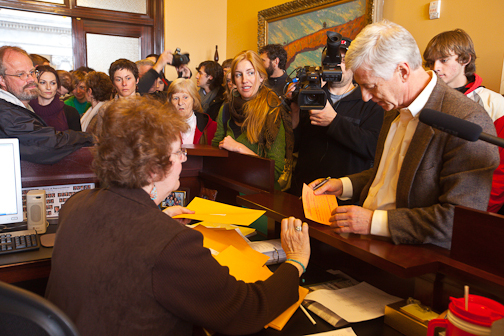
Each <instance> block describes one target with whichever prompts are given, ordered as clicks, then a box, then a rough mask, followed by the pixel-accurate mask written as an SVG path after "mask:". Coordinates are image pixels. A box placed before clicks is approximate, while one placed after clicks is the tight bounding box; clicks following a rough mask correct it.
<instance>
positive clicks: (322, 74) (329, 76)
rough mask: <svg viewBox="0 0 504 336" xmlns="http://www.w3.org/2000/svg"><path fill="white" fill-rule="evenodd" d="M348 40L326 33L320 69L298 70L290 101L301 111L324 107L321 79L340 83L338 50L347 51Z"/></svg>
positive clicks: (336, 34) (324, 95)
mask: <svg viewBox="0 0 504 336" xmlns="http://www.w3.org/2000/svg"><path fill="white" fill-rule="evenodd" d="M349 45H350V40H349V39H346V38H344V37H342V36H341V34H339V33H336V32H331V31H328V32H327V45H326V47H325V48H324V50H323V51H322V68H321V67H311V66H305V67H303V68H299V69H298V72H297V76H296V78H295V79H294V80H293V82H295V83H297V84H296V90H294V92H293V93H292V99H293V100H296V98H297V102H298V105H299V108H300V109H301V110H322V109H323V108H324V107H325V105H326V100H327V98H326V93H325V91H324V90H322V87H321V79H322V80H324V81H326V82H340V81H341V78H342V75H343V73H342V71H341V52H340V49H341V48H344V49H348V46H349Z"/></svg>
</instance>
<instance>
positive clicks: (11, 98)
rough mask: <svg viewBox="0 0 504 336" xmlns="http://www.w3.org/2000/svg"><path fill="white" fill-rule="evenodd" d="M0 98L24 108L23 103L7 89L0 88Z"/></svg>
mask: <svg viewBox="0 0 504 336" xmlns="http://www.w3.org/2000/svg"><path fill="white" fill-rule="evenodd" d="M0 98H1V99H3V100H6V101H8V102H9V103H12V104H14V105H18V106H21V107H23V108H26V106H25V104H23V103H22V102H21V100H19V99H18V98H17V97H16V96H14V95H13V94H12V93H10V92H9V91H5V90H4V89H0Z"/></svg>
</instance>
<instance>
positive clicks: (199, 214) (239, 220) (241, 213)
mask: <svg viewBox="0 0 504 336" xmlns="http://www.w3.org/2000/svg"><path fill="white" fill-rule="evenodd" d="M187 208H188V209H189V210H193V211H194V212H195V213H194V214H181V215H177V216H173V218H189V219H197V220H200V221H205V222H209V223H220V224H239V225H245V226H248V225H250V224H252V223H253V222H254V221H255V220H256V219H258V218H259V217H261V216H262V215H264V213H265V212H266V211H264V210H253V209H247V208H242V207H237V206H233V205H228V204H224V203H219V202H215V201H210V200H207V199H203V198H200V197H194V199H193V200H192V201H191V203H189V204H188V205H187Z"/></svg>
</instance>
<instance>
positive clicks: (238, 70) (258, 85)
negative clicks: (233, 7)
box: [212, 50, 294, 189]
mask: <svg viewBox="0 0 504 336" xmlns="http://www.w3.org/2000/svg"><path fill="white" fill-rule="evenodd" d="M231 77H232V80H233V83H234V84H235V85H236V89H235V90H233V91H232V92H231V95H230V97H229V102H228V103H226V104H224V105H223V106H222V108H221V110H220V112H219V116H218V117H217V132H216V133H215V137H214V139H213V140H212V145H213V146H218V147H219V148H223V149H227V150H229V151H233V152H238V153H242V154H249V155H258V156H261V157H265V158H268V159H272V160H274V161H275V181H277V182H276V183H275V187H276V188H277V189H286V188H287V187H288V185H287V184H288V180H289V179H288V176H289V175H290V173H291V169H292V150H293V147H294V137H293V133H292V122H291V118H290V115H289V113H288V112H287V111H286V110H285V108H284V107H283V105H282V101H281V100H280V98H278V96H277V95H276V94H275V93H274V91H272V90H271V89H269V88H267V87H266V86H265V85H264V84H265V81H266V80H267V78H268V75H267V73H266V69H265V68H264V65H263V63H262V60H261V58H260V57H259V55H258V54H257V53H256V52H254V51H251V50H246V51H242V52H241V53H239V54H238V55H237V56H236V57H235V58H234V60H233V63H232V64H231Z"/></svg>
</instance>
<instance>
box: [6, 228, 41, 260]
mask: <svg viewBox="0 0 504 336" xmlns="http://www.w3.org/2000/svg"><path fill="white" fill-rule="evenodd" d="M39 248H40V242H39V238H38V237H37V232H36V231H35V230H23V231H12V232H4V233H0V255H1V254H7V253H15V252H24V251H33V250H38V249H39Z"/></svg>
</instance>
